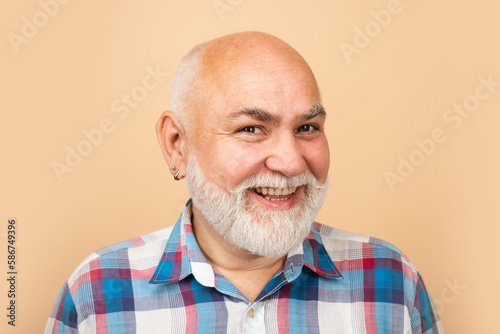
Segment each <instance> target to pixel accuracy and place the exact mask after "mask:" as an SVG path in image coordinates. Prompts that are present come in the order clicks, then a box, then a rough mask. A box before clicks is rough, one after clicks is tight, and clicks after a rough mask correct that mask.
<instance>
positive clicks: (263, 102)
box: [197, 54, 321, 122]
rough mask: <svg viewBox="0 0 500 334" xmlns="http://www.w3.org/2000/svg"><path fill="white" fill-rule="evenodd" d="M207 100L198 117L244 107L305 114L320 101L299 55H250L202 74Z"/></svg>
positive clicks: (216, 115) (214, 117)
mask: <svg viewBox="0 0 500 334" xmlns="http://www.w3.org/2000/svg"><path fill="white" fill-rule="evenodd" d="M204 75H205V76H206V77H205V78H204V82H206V84H207V86H206V99H205V103H204V106H203V108H201V110H203V112H202V113H200V114H199V115H198V117H197V119H199V120H203V119H205V120H209V121H210V122H213V121H215V120H221V119H223V118H226V116H227V114H231V113H234V112H235V111H238V110H243V109H256V110H265V111H267V112H268V113H270V114H272V115H274V116H276V117H287V116H290V117H293V116H297V115H298V114H301V113H307V112H309V111H310V110H311V109H313V108H314V106H315V105H317V104H319V103H320V102H321V99H320V94H319V90H318V87H317V84H316V80H315V78H314V75H313V74H312V72H311V70H310V68H309V66H307V64H306V63H305V61H304V60H303V59H302V58H300V57H294V56H293V55H292V56H291V57H290V56H288V57H286V56H283V55H272V54H271V55H265V54H263V55H253V56H249V57H245V58H243V59H242V60H241V61H239V62H236V63H231V64H226V66H222V65H220V64H219V67H218V68H217V70H214V71H208V72H206V73H204Z"/></svg>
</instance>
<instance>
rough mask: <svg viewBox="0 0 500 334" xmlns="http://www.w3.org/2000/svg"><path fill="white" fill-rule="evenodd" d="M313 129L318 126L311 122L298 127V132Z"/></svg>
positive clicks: (316, 128)
mask: <svg viewBox="0 0 500 334" xmlns="http://www.w3.org/2000/svg"><path fill="white" fill-rule="evenodd" d="M314 130H318V127H317V126H315V125H312V124H304V125H301V126H299V127H298V129H297V131H298V132H311V131H314Z"/></svg>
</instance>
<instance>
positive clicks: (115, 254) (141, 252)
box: [68, 226, 174, 291]
mask: <svg viewBox="0 0 500 334" xmlns="http://www.w3.org/2000/svg"><path fill="white" fill-rule="evenodd" d="M173 228H174V226H169V227H166V228H164V229H161V230H158V231H155V232H151V233H148V234H145V235H142V236H139V237H136V238H133V239H129V240H126V241H122V242H118V243H116V244H112V245H109V246H106V247H103V248H101V249H98V250H96V251H95V252H93V253H91V254H90V255H89V256H87V257H86V258H85V259H84V260H83V261H82V262H81V263H80V264H79V265H78V266H77V267H76V269H75V270H74V271H73V273H72V274H71V275H70V277H69V279H68V285H69V287H70V290H71V291H75V290H77V289H78V287H79V286H80V285H82V284H85V283H86V282H85V281H88V280H94V278H93V276H94V277H102V273H103V271H116V270H118V271H119V270H127V271H130V270H134V271H141V270H147V269H148V268H154V267H156V265H158V262H159V261H160V259H161V256H162V254H163V250H164V248H165V245H166V243H167V240H168V239H169V237H170V235H171V233H172V230H173ZM82 278H83V279H82Z"/></svg>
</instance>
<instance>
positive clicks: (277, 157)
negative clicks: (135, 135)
mask: <svg viewBox="0 0 500 334" xmlns="http://www.w3.org/2000/svg"><path fill="white" fill-rule="evenodd" d="M214 82H216V84H215V85H212V89H211V90H209V91H208V93H207V101H208V102H207V103H206V105H205V107H204V108H198V110H197V111H196V116H195V117H194V119H195V121H194V124H193V125H194V126H193V128H192V132H191V133H190V134H189V135H188V147H189V148H188V151H189V153H188V161H187V166H188V168H187V171H186V172H187V182H188V187H189V188H190V189H189V190H190V193H191V195H192V197H193V205H194V206H195V208H196V209H198V210H199V212H201V214H202V215H203V217H199V218H201V219H200V220H201V221H203V220H207V221H209V222H210V223H211V224H212V225H213V226H214V228H215V230H217V232H218V233H219V234H221V235H222V236H223V237H225V238H226V239H227V240H228V241H230V242H231V243H233V244H235V245H238V246H240V247H241V248H244V249H247V250H249V251H251V252H253V253H256V254H260V255H263V256H283V255H285V254H286V253H287V252H288V250H289V248H290V247H291V246H293V245H295V244H296V243H297V242H298V241H301V240H302V239H303V238H304V237H305V236H306V235H307V232H308V230H309V226H310V224H311V223H312V221H313V219H314V217H315V215H316V213H317V211H318V210H319V208H320V207H321V204H322V202H323V200H324V196H325V193H326V186H325V184H326V180H327V174H328V167H329V150H328V143H327V139H326V136H325V133H324V123H325V114H324V111H323V109H322V107H321V105H320V96H319V92H318V89H317V86H316V82H315V80H314V77H313V76H312V74H311V72H310V70H309V68H308V67H306V65H305V64H304V63H303V62H302V61H301V60H300V59H297V58H296V57H288V58H287V57H286V56H283V55H267V54H265V53H263V54H259V56H254V57H253V58H252V61H251V62H249V63H246V64H244V65H241V66H237V67H233V68H232V69H231V70H230V71H226V72H225V73H224V74H219V75H215V80H214ZM198 162H199V163H198ZM200 180H202V181H204V182H201V183H200ZM321 185H324V186H323V187H321ZM207 190H208V192H207ZM197 195H198V196H197ZM210 195H214V196H215V195H217V196H215V197H214V196H212V197H211V196H210ZM219 202H220V203H224V205H221V206H220V207H219V209H218V214H217V212H214V210H210V208H215V207H216V205H215V204H214V203H219ZM234 207H238V208H240V209H241V210H239V213H235V214H231V215H230V216H229V217H227V218H223V217H224V216H227V214H226V213H227V212H231V208H234ZM202 209H203V210H202ZM216 211H217V210H216ZM221 211H227V212H226V213H224V212H221ZM233 211H234V210H233ZM245 215H246V216H245ZM221 219H222V220H225V226H224V227H220V228H218V227H217V226H215V225H216V224H217V222H218V221H221ZM235 221H238V222H244V223H242V224H239V225H243V227H240V228H239V230H237V229H235V224H236V222H235ZM287 224H288V225H287ZM287 226H288V227H287ZM251 227H255V228H257V229H260V230H259V232H258V233H254V237H255V238H257V239H258V240H260V241H262V242H261V244H269V243H274V244H276V245H277V246H276V247H275V248H280V250H277V249H274V250H272V251H268V250H264V249H263V247H260V248H259V247H255V246H251V245H246V246H245V247H242V244H241V242H244V240H245V239H252V238H251V237H249V233H251V232H249V229H251ZM294 230H295V231H297V232H296V233H295V232H294ZM230 231H233V232H232V234H236V235H239V236H240V239H241V240H235V238H234V237H233V238H230V237H229V236H228V235H227V234H228V233H231V232H230ZM304 234H305V235H304ZM265 235H269V237H268V238H267V239H266V237H265ZM280 235H281V236H280ZM241 236H244V237H243V238H241ZM255 238H254V239H255ZM264 239H265V240H264ZM258 240H257V241H258ZM280 240H281V241H283V240H289V241H288V242H286V243H280V242H279V241H280ZM252 242H253V241H252ZM278 253H279V254H278Z"/></svg>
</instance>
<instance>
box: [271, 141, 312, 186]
mask: <svg viewBox="0 0 500 334" xmlns="http://www.w3.org/2000/svg"><path fill="white" fill-rule="evenodd" d="M265 165H266V167H267V168H269V170H271V171H275V172H279V173H281V174H283V175H284V176H287V177H291V176H295V175H298V174H300V173H301V172H303V171H304V170H306V168H307V164H306V161H305V157H304V154H303V151H302V149H301V147H300V144H299V143H298V142H297V141H296V139H295V138H294V136H293V135H286V136H280V137H277V138H276V139H275V140H273V141H271V142H270V143H269V149H268V155H267V158H266V162H265Z"/></svg>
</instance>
